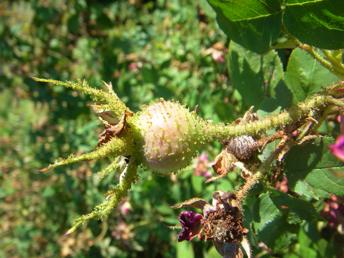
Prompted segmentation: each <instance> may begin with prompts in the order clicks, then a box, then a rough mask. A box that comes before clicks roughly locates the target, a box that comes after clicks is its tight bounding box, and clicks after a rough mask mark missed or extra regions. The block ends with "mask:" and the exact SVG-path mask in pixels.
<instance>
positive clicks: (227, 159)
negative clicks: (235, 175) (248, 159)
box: [212, 150, 237, 175]
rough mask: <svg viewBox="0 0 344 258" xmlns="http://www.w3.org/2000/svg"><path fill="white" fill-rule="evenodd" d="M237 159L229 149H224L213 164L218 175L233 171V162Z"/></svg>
mask: <svg viewBox="0 0 344 258" xmlns="http://www.w3.org/2000/svg"><path fill="white" fill-rule="evenodd" d="M235 161H237V160H236V158H235V156H233V154H231V153H229V152H228V151H227V150H223V151H222V152H221V153H220V154H219V155H217V157H216V158H215V161H214V163H213V165H212V167H213V169H214V171H215V172H216V174H218V175H224V174H227V173H228V172H229V171H231V170H232V169H233V168H234V166H233V163H234V162H235Z"/></svg>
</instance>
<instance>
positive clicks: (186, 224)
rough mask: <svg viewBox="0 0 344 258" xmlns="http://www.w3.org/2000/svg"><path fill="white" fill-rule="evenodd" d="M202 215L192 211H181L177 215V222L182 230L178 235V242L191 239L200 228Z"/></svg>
mask: <svg viewBox="0 0 344 258" xmlns="http://www.w3.org/2000/svg"><path fill="white" fill-rule="evenodd" d="M202 218H203V216H202V215H201V214H198V213H196V212H193V211H183V212H182V213H180V215H179V222H180V224H181V225H182V231H181V232H180V233H179V235H178V242H180V241H183V240H187V241H189V240H191V239H192V238H193V237H194V236H196V235H197V234H198V233H199V232H200V230H201V227H202V225H201V220H202Z"/></svg>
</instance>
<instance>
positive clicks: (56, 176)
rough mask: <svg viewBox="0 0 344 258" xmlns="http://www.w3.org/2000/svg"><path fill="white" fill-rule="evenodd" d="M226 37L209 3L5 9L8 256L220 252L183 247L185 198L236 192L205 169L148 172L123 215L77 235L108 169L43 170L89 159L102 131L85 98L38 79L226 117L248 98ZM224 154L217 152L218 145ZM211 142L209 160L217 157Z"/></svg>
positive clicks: (42, 2) (83, 1)
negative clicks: (231, 72)
mask: <svg viewBox="0 0 344 258" xmlns="http://www.w3.org/2000/svg"><path fill="white" fill-rule="evenodd" d="M226 45H227V42H226V39H225V36H224V34H222V32H221V31H220V30H219V29H218V28H217V25H216V23H215V14H214V12H213V11H212V9H211V8H210V7H209V6H208V4H207V3H206V1H205V0H200V1H191V0H190V1H186V0H169V1H163V0H157V1H144V0H129V1H105V0H104V1H92V0H71V1H62V0H30V1H24V0H22V1H6V0H5V1H4V0H2V1H1V2H0V216H1V223H0V257H12V258H15V257H219V255H218V254H217V253H216V251H215V250H214V248H213V247H212V245H211V244H210V243H201V242H199V241H193V242H192V243H184V242H183V243H178V242H177V233H178V230H173V229H171V228H170V227H171V226H174V225H176V224H178V219H177V218H178V211H175V210H173V209H171V208H170V205H173V204H175V203H177V202H180V201H182V200H185V199H187V198H191V197H195V196H199V197H205V198H209V197H210V196H211V193H212V192H213V191H214V190H216V189H226V190H232V189H233V182H234V181H235V180H236V176H235V175H231V177H228V178H226V179H225V180H221V181H220V182H216V183H213V184H209V185H206V184H205V183H204V181H205V179H204V178H203V177H201V176H192V175H193V173H195V172H194V167H193V166H190V167H189V168H187V169H185V171H183V173H181V174H180V175H178V176H177V177H176V176H171V177H160V176H156V175H153V174H152V173H151V172H149V171H145V170H143V169H141V171H140V180H139V182H138V184H137V185H135V187H134V188H133V190H132V191H131V193H130V196H129V198H128V199H127V200H126V202H124V204H123V205H122V206H121V208H120V209H118V210H114V211H113V213H112V214H111V216H110V217H109V218H108V219H106V220H104V221H103V222H98V221H93V222H92V223H91V224H90V225H89V226H87V227H84V228H83V229H82V230H79V231H78V232H77V233H74V234H73V235H71V236H67V237H66V236H63V234H64V233H65V232H66V231H67V230H68V228H69V227H70V226H71V223H72V221H73V220H74V219H75V218H77V217H78V216H79V215H81V214H84V213H87V212H90V211H91V210H92V208H93V207H94V206H95V205H96V204H98V203H100V202H101V201H102V200H103V196H104V193H106V191H107V189H109V185H111V184H114V183H115V182H114V181H112V180H116V179H113V178H112V179H111V178H110V179H108V180H105V181H102V182H99V180H98V179H97V176H96V175H95V172H96V171H99V170H100V169H101V168H102V167H103V165H104V164H103V163H94V162H89V163H87V162H84V163H82V164H78V165H75V166H69V167H66V168H61V169H56V170H55V171H54V172H51V173H49V174H41V173H39V172H38V170H39V169H40V168H42V167H45V166H47V165H48V164H49V163H51V162H53V161H54V160H55V159H56V158H58V157H61V156H62V157H65V156H67V155H69V153H81V152H87V151H90V150H92V149H94V147H95V146H96V145H97V141H98V134H99V133H100V132H101V131H102V130H103V128H102V126H101V125H100V123H99V120H98V119H97V117H96V116H95V114H93V113H92V112H91V111H90V109H89V104H90V99H89V98H88V97H85V96H81V95H79V94H78V93H75V92H72V91H69V90H66V89H63V88H59V87H56V88H52V87H48V86H47V85H43V84H39V83H36V82H34V81H33V80H32V79H31V76H39V77H46V78H53V79H59V80H75V79H79V78H80V79H87V80H88V81H89V82H90V84H91V85H92V86H94V87H101V86H102V84H103V81H105V82H112V84H113V87H114V90H115V91H116V93H117V94H118V95H119V96H120V97H121V99H122V100H123V101H125V102H126V104H127V105H128V106H129V107H130V108H132V109H133V110H135V111H136V110H138V109H139V107H140V105H142V104H146V103H149V102H150V101H152V100H153V99H156V98H159V97H163V98H165V99H176V100H178V101H180V102H182V103H183V104H185V105H187V106H188V107H190V108H191V109H195V108H197V110H198V113H199V114H200V115H202V116H203V117H205V118H207V119H212V120H215V121H219V120H222V121H230V120H233V118H234V117H236V116H237V114H238V112H240V110H241V109H240V108H241V107H240V104H239V103H240V102H238V97H237V96H235V94H234V93H233V90H232V89H231V87H230V82H229V79H228V74H227V73H228V71H227V69H226V64H225V58H226V57H225V53H226V52H227V51H226V47H225V46H226ZM213 147H214V146H213ZM213 147H210V148H209V150H205V151H208V153H209V156H210V157H209V158H213V157H214V156H215V152H214V149H216V148H217V146H215V148H213Z"/></svg>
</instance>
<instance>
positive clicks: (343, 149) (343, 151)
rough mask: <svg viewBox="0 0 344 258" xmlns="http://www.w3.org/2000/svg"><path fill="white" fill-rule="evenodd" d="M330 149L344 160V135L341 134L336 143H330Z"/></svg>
mask: <svg viewBox="0 0 344 258" xmlns="http://www.w3.org/2000/svg"><path fill="white" fill-rule="evenodd" d="M330 151H331V152H332V154H333V155H334V156H336V157H337V158H338V159H340V160H341V161H344V135H340V136H339V137H338V138H337V140H336V142H335V144H332V145H330Z"/></svg>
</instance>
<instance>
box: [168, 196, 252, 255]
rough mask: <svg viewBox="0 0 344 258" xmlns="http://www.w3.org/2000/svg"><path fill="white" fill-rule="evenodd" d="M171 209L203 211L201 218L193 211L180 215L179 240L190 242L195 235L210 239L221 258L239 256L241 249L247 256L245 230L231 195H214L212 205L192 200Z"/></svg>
mask: <svg viewBox="0 0 344 258" xmlns="http://www.w3.org/2000/svg"><path fill="white" fill-rule="evenodd" d="M174 207H175V208H181V207H193V208H199V209H202V211H203V216H202V215H201V214H198V213H195V212H193V211H183V212H182V213H181V214H180V216H179V221H180V223H181V224H182V226H183V230H182V232H180V233H179V236H178V241H183V240H191V239H192V238H193V237H195V236H196V235H198V236H199V237H200V238H201V239H204V240H212V241H213V243H214V245H215V247H216V249H217V250H218V252H219V253H220V254H221V255H222V256H223V257H242V256H241V254H242V252H241V249H240V246H241V247H242V248H243V249H244V250H245V252H246V254H247V255H248V257H250V255H251V250H250V246H249V244H248V241H247V239H246V235H247V233H248V230H247V229H246V228H245V227H244V226H243V215H242V211H241V209H240V208H239V207H238V206H237V200H236V196H235V195H234V194H233V193H226V192H222V191H217V192H215V193H214V194H213V200H212V205H210V204H209V203H207V202H206V201H204V200H202V199H198V198H193V199H190V200H187V201H185V202H183V203H181V204H178V205H175V206H174ZM229 246H232V247H233V248H228V247H229Z"/></svg>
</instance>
